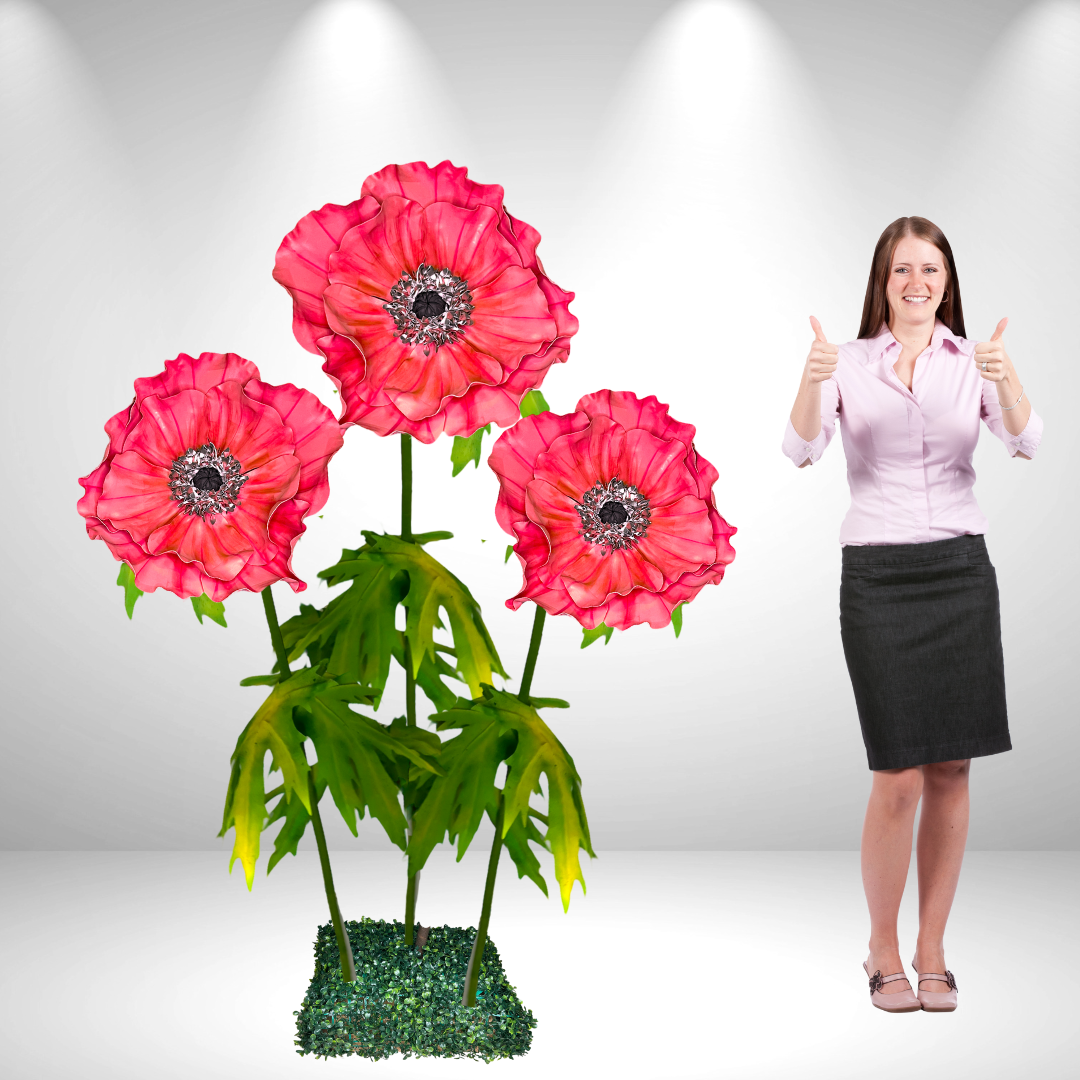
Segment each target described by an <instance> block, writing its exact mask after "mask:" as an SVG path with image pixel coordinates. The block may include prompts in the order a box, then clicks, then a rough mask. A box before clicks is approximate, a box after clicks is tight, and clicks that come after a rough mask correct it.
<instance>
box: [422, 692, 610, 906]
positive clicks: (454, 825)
mask: <svg viewBox="0 0 1080 1080" xmlns="http://www.w3.org/2000/svg"><path fill="white" fill-rule="evenodd" d="M432 720H434V721H435V723H436V724H437V726H438V727H439V729H440V730H443V729H445V728H460V729H461V731H462V734H461V735H458V736H455V737H454V738H453V739H450V740H449V741H447V742H445V743H443V756H442V758H441V762H442V765H443V767H444V768H445V769H446V776H445V778H439V779H437V780H435V781H433V782H432V785H431V789H430V791H429V793H428V795H427V798H426V799H425V801H424V804H423V806H421V808H420V810H419V811H418V812H417V814H416V818H415V820H414V823H413V838H412V840H411V841H410V843H409V853H410V863H409V866H410V873H412V872H413V867H414V857H415V860H416V863H415V865H416V866H420V865H422V861H421V860H422V859H426V858H427V855H428V854H429V853H430V851H431V848H433V847H434V845H435V844H436V843H438V842H439V841H440V840H441V839H442V837H443V834H444V833H445V832H448V833H449V834H450V838H451V840H452V839H453V838H454V836H455V834H456V835H457V836H458V837H459V842H458V848H459V850H458V858H459V859H460V858H461V856H462V855H463V854H464V852H465V849H466V848H467V847H468V842H469V841H470V840H471V839H472V837H473V835H474V834H475V831H476V826H477V824H478V823H479V818H480V816H481V813H482V809H481V808H484V809H486V808H488V807H489V806H491V805H492V803H493V800H494V799H495V797H496V791H495V787H494V784H495V773H496V771H497V770H498V766H499V763H500V762H501V761H503V760H505V761H506V763H507V774H506V786H505V788H504V789H503V795H504V798H505V799H506V811H505V815H504V821H503V839H504V841H505V839H506V837H507V835H509V833H510V831H511V830H512V829H513V828H514V824H515V822H517V824H518V825H519V827H520V829H521V830H522V832H523V833H526V834H527V832H528V827H529V818H530V817H536V816H538V815H537V812H536V811H534V810H533V809H532V808H531V807H530V806H529V796H530V793H532V792H537V793H540V792H541V791H542V789H541V787H540V778H541V775H543V776H546V777H547V781H548V817H547V833H546V835H545V836H544V838H543V839H544V842H545V844H546V845H547V846H548V847H549V849H550V851H551V852H552V854H553V855H554V858H555V876H556V878H557V879H558V881H559V886H560V892H561V895H562V902H563V908H564V910H565V909H566V908H568V907H569V904H570V892H571V889H572V888H573V884H574V882H575V881H580V882H581V885H582V890H583V891H584V888H585V879H584V876H583V875H582V872H581V864H580V862H579V859H578V850H579V849H580V848H584V849H585V850H586V851H587V852H588V853H589V855H591V856H593V857H594V858H595V852H593V850H592V844H591V841H590V839H589V826H588V822H587V820H586V817H585V808H584V805H583V803H582V800H581V778H580V777H579V776H578V774H577V770H576V769H575V767H574V762H573V759H572V758H571V757H570V755H569V754H568V753H567V752H566V748H565V747H564V746H563V745H562V743H560V742H559V740H558V739H557V738H556V737H555V735H554V734H553V733H552V731H551V729H550V728H549V727H548V726H547V724H545V723H544V721H543V720H542V719H541V718H540V716H539V714H538V713H537V711H536V709H535V708H534V707H533V706H532V705H526V704H525V703H524V702H521V701H519V700H518V699H517V698H516V697H514V696H513V695H511V694H507V693H505V692H503V691H501V690H496V689H494V688H493V687H492V686H490V685H488V686H484V687H483V697H480V698H476V699H474V700H472V701H466V700H464V699H459V704H458V706H457V707H456V708H454V709H450V710H447V711H446V712H443V713H438V714H436V715H435V716H434V717H432ZM421 827H422V828H421ZM522 832H519V833H516V834H515V841H512V842H511V844H509V845H508V850H511V856H512V857H513V858H514V860H515V863H516V864H517V865H518V869H519V876H522V875H523V874H528V876H530V877H533V874H532V873H531V872H530V868H531V862H530V861H529V860H530V859H531V858H532V856H531V854H530V853H529V851H528V846H527V836H526V837H524V838H523V836H522ZM515 851H516V853H517V854H515ZM519 860H521V861H519ZM533 880H536V879H535V877H533Z"/></svg>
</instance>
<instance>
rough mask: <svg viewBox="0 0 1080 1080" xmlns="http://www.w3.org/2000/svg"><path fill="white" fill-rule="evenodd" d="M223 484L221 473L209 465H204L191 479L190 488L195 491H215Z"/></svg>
mask: <svg viewBox="0 0 1080 1080" xmlns="http://www.w3.org/2000/svg"><path fill="white" fill-rule="evenodd" d="M224 483H225V480H224V478H223V477H222V475H221V473H219V472H218V471H217V469H214V468H212V467H211V466H209V465H204V466H203V467H202V468H201V469H200V470H199V471H198V472H197V473H196V474H195V475H194V476H193V477H192V478H191V486H192V487H193V488H195V489H196V490H197V491H217V490H218V489H219V488H220V487H221V485H222V484H224Z"/></svg>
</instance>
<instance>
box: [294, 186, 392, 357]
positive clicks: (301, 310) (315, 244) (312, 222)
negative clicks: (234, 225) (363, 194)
mask: <svg viewBox="0 0 1080 1080" xmlns="http://www.w3.org/2000/svg"><path fill="white" fill-rule="evenodd" d="M378 210H379V204H378V203H377V202H376V201H375V200H374V199H372V198H361V199H359V200H357V201H356V202H352V203H349V204H348V205H347V206H337V205H336V204H334V203H327V204H326V205H325V206H324V207H323V208H322V209H321V210H315V211H313V212H312V213H310V214H307V215H306V216H305V217H302V218H301V219H300V221H299V222H297V225H296V228H294V229H293V231H292V232H291V233H289V235H288V236H286V237H285V239H284V240H282V241H281V246H280V247H279V248H278V250H277V255H276V257H275V259H274V280H275V281H276V282H278V284H280V285H283V286H284V287H285V288H286V289H287V290H288V292H289V295H290V296H292V300H293V334H294V335H295V336H296V340H297V341H299V342H300V344H301V345H303V347H304V348H305V349H307V350H308V352H318V351H319V349H318V339H319V338H320V337H322V336H323V335H324V334H325V333H326V329H327V324H326V313H325V311H324V309H323V301H322V295H323V293H324V292H325V291H326V287H327V286H328V285H329V284H330V256H331V254H333V252H335V251H337V249H338V248H339V247H340V246H341V238H342V237H343V236H344V235H345V234H346V233H347V232H348V231H349V230H350V229H352V228H354V227H355V226H357V225H359V224H360V222H361V221H365V220H367V219H368V218H370V217H372V216H374V215H375V214H376V213H378Z"/></svg>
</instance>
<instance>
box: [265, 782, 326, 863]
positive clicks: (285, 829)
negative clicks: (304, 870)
mask: <svg viewBox="0 0 1080 1080" xmlns="http://www.w3.org/2000/svg"><path fill="white" fill-rule="evenodd" d="M310 768H311V774H312V778H313V779H314V781H315V798H316V800H318V801H321V800H322V797H323V793H324V792H325V791H326V781H325V780H323V779H321V778H320V777H319V766H318V763H317V762H316V763H315V764H313V765H312V766H310ZM284 793H285V785H284V784H281V785H280V786H279V787H276V788H274V790H273V791H271V792H268V793H267V796H266V801H267V803H268V804H269V802H270V800H271V799H273V798H274V797H275V796H280V799H279V801H278V804H277V806H275V807H274V810H273V812H272V813H271V814H270V816H269V817H268V818H267V819H266V828H269V827H270V826H271V825H273V823H274V822H275V821H278V820H280V819H281V818H284V819H285V822H284V824H283V825H282V826H281V828H280V829H278V833H277V836H275V837H274V852H273V854H272V855H271V856H270V861H269V862H268V863H267V864H266V872H267V874H269V873H270V871H271V870H273V869H274V867H275V866H277V864H278V863H279V862H281V860H282V859H283V858H285V856H286V855H295V854H296V850H297V846H298V845H299V843H300V839H301V837H302V836H303V835H304V833H305V832H306V830H307V827H308V822H309V821H311V814H309V813H308V810H307V807H306V806H304V804H303V803H302V802H301V801H300V800H299V799H287V798H285V794H284Z"/></svg>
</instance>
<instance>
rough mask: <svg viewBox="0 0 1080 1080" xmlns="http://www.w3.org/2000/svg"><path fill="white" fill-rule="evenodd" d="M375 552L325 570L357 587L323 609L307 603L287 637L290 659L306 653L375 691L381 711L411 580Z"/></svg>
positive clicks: (346, 556) (351, 554) (350, 556)
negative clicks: (397, 622)
mask: <svg viewBox="0 0 1080 1080" xmlns="http://www.w3.org/2000/svg"><path fill="white" fill-rule="evenodd" d="M410 546H413V547H415V545H410ZM416 550H417V551H420V550H422V549H420V548H416ZM370 554H371V553H370V552H369V551H368V549H367V548H361V549H360V550H359V551H348V550H346V551H343V552H342V557H341V561H340V562H338V563H337V564H335V565H334V566H331V567H330V568H329V569H328V570H323V571H320V573H319V577H321V578H324V579H326V580H328V581H329V583H330V584H331V585H337V584H339V583H340V582H342V581H348V580H350V579H351V580H352V585H351V586H350V587H349V588H348V589H347V590H346V591H345V592H343V593H342V594H341V595H340V596H335V597H334V599H333V600H331V601H330V603H329V604H327V605H326V607H325V608H323V610H322V611H319V610H317V609H316V608H314V607H311V606H309V605H307V604H301V605H300V614H299V615H296V616H294V617H293V618H291V619H288V620H287V621H286V622H284V623H283V624H282V627H281V636H282V639H283V640H284V642H285V648H286V650H287V652H288V654H289V659H290V660H296V659H298V658H299V657H300V656H302V655H303V654H304V653H305V652H306V653H307V655H308V659H309V660H310V661H311V663H312V665H316V664H319V663H321V662H323V661H326V672H327V674H328V675H330V676H332V677H333V678H336V679H340V680H341V681H343V682H350V683H360V684H361V685H362V686H367V687H370V688H371V690H372V692H373V695H374V704H375V707H376V708H378V705H379V701H380V699H381V697H382V692H383V690H384V688H385V687H386V680H387V677H388V676H389V674H390V658H391V656H392V654H393V648H394V643H395V642H396V641H397V639H398V636H399V634H398V631H397V630H396V629H395V627H394V611H395V608H396V607H397V605H398V604H399V603H400V602H401V600H402V598H403V597H404V595H405V592H406V590H407V589H408V578H407V577H406V576H405V575H404V574H400V573H399V572H398V571H397V570H396V569H394V568H392V567H390V566H388V565H387V564H386V563H385V562H384V561H381V560H378V559H373V558H371V557H370Z"/></svg>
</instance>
